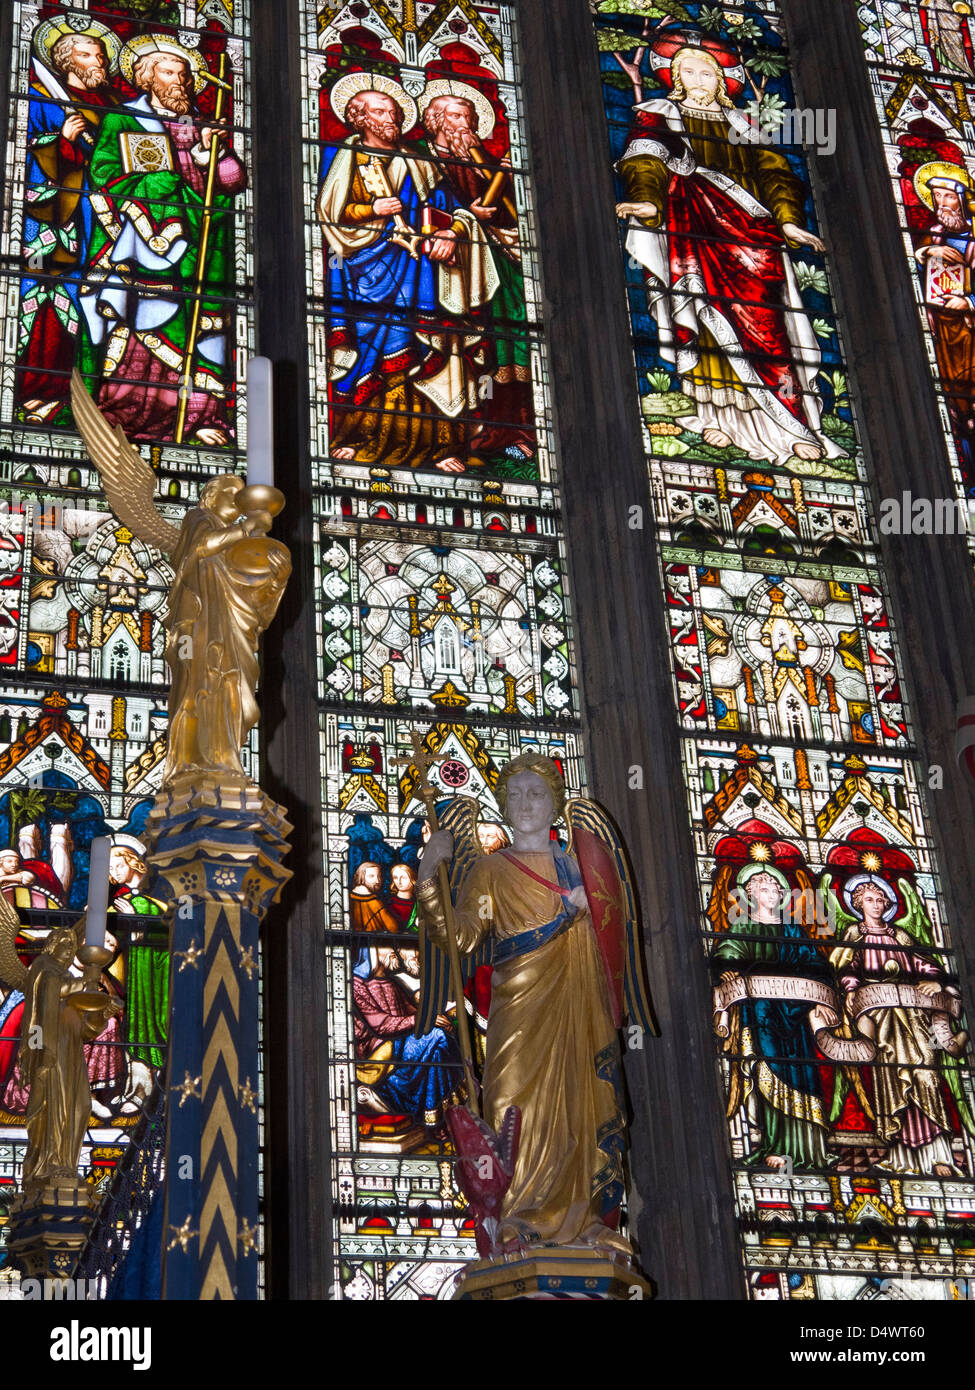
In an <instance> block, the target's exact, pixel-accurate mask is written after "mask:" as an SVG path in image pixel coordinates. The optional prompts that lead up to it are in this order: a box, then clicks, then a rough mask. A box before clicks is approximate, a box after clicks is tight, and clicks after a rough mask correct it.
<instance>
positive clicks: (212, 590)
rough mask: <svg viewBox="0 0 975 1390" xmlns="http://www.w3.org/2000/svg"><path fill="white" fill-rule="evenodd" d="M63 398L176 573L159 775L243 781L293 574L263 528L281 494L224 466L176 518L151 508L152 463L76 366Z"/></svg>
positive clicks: (103, 472)
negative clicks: (264, 642) (269, 632)
mask: <svg viewBox="0 0 975 1390" xmlns="http://www.w3.org/2000/svg"><path fill="white" fill-rule="evenodd" d="M71 403H72V409H73V411H74V417H75V420H76V422H77V425H78V429H79V431H80V433H81V437H82V439H83V440H84V442H85V447H86V448H87V450H88V452H89V454H90V455H91V457H92V460H93V461H94V463H95V465H96V467H97V468H98V472H99V476H100V478H101V482H102V486H103V487H104V489H105V495H106V497H107V498H108V502H109V505H110V506H111V508H112V510H113V511H114V512H115V514H116V516H118V518H119V519H120V520H121V521H122V522H124V523H125V525H126V526H128V527H129V529H130V530H131V531H133V532H134V533H135V534H136V535H137V536H139V537H140V538H141V539H142V540H143V541H145V542H146V543H147V544H149V545H153V546H155V547H156V548H157V549H158V550H161V551H162V552H163V553H164V554H167V555H168V556H169V557H170V560H171V563H172V565H173V568H174V570H175V572H176V577H175V579H174V581H173V585H172V588H171V590H170V595H169V606H168V614H167V617H166V634H167V640H166V660H167V662H168V664H169V670H170V674H171V678H172V685H171V687H170V693H169V746H168V752H167V757H166V766H165V768H164V771H163V779H162V785H163V787H165V786H167V785H168V784H171V783H172V782H173V781H174V780H175V779H176V778H178V777H180V776H183V775H197V774H199V773H200V772H204V773H213V774H217V775H218V776H222V777H230V778H232V779H234V780H240V779H243V780H247V779H246V773H245V772H244V769H243V765H242V763H241V759H240V750H241V748H242V747H243V745H244V742H245V740H246V738H247V735H248V733H249V732H250V730H251V729H252V728H253V727H254V725H255V724H256V723H257V720H258V717H259V710H258V706H257V699H256V688H257V680H258V655H257V649H258V642H259V640H260V636H261V633H262V632H263V631H264V630H265V628H266V627H267V626H268V625H269V624H270V622H271V620H272V619H273V617H274V615H275V613H276V612H277V608H278V604H279V603H280V601H281V595H282V594H283V592H284V587H285V585H286V583H287V581H288V576H289V575H290V573H291V558H290V555H289V553H288V549H287V547H286V546H285V545H282V544H281V542H280V541H276V540H272V539H270V537H269V536H268V534H267V533H268V531H270V529H271V522H272V519H273V517H274V516H276V515H277V513H278V512H280V511H281V509H282V508H283V506H284V497H283V496H282V494H281V493H280V492H279V491H278V490H277V489H276V488H274V487H270V486H267V485H255V486H250V487H248V486H245V484H244V481H243V479H241V478H239V477H237V476H236V475H234V474H231V473H224V474H221V475H219V476H218V477H215V478H212V479H211V480H210V481H209V482H208V483H207V484H206V485H205V487H204V488H203V489H202V491H201V493H200V500H199V505H198V506H196V507H194V508H193V509H192V510H191V511H189V512H187V514H186V515H185V517H184V518H183V521H182V524H181V525H180V526H178V527H177V526H174V525H173V524H172V523H171V522H169V521H167V520H166V519H165V518H164V517H163V516H162V514H161V513H160V512H159V511H158V510H157V508H156V505H155V502H154V500H153V499H154V491H155V477H154V475H153V472H152V469H151V467H150V466H149V464H148V463H147V462H146V461H145V460H144V459H143V457H142V455H141V454H140V453H139V451H138V449H136V448H135V447H134V446H133V445H132V444H131V443H130V442H129V441H128V439H126V437H125V433H124V431H123V430H122V429H121V428H120V427H116V428H114V429H113V428H112V426H111V425H109V423H108V422H107V420H105V418H104V416H103V415H102V413H101V411H100V410H99V408H98V406H97V405H95V403H94V401H93V400H92V399H91V396H90V395H89V394H88V391H87V390H86V388H85V385H84V382H83V381H82V379H81V377H80V376H79V375H78V373H77V372H75V374H74V377H73V378H72V386H71Z"/></svg>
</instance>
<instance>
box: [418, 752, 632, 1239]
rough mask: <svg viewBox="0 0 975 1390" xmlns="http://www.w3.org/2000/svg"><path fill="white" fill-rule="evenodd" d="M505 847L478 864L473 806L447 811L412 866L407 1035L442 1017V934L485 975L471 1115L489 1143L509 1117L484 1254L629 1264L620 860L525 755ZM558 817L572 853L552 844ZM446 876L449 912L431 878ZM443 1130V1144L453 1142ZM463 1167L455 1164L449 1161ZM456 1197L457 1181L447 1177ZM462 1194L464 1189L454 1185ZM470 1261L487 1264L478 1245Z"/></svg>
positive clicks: (627, 948) (593, 820) (624, 885)
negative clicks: (515, 1122) (503, 1185)
mask: <svg viewBox="0 0 975 1390" xmlns="http://www.w3.org/2000/svg"><path fill="white" fill-rule="evenodd" d="M496 796H497V799H498V804H499V806H500V808H501V813H502V815H503V816H504V817H505V819H506V820H507V821H508V823H509V824H510V825H511V827H512V829H513V838H512V843H511V845H510V846H509V847H505V848H499V849H497V850H496V851H495V852H494V853H491V854H485V853H483V852H482V849H481V840H480V837H479V836H478V833H477V831H478V808H477V803H476V802H474V801H471V800H469V799H467V798H457V799H455V800H454V801H453V802H452V803H451V805H450V807H449V808H448V809H447V811H445V812H444V813H442V815H441V816H440V825H441V829H440V830H438V831H436V832H435V833H434V834H433V835H432V836H431V837H430V840H429V842H428V843H427V846H426V848H425V850H424V853H423V858H422V861H421V864H420V873H419V882H418V900H419V904H420V912H421V921H422V927H423V934H422V937H421V944H422V948H423V949H422V975H423V979H422V986H421V1006H420V1015H419V1017H418V1019H417V1029H421V1028H424V1027H426V1023H427V1018H428V1017H429V1016H430V1014H431V1013H432V1012H443V1011H444V1009H445V1008H447V1006H448V1004H447V991H448V990H449V988H450V986H449V971H448V969H447V963H446V953H445V951H444V949H443V948H445V947H448V946H449V941H448V932H451V931H453V932H455V934H456V939H457V944H458V946H459V950H460V953H461V954H462V956H464V957H466V960H467V966H468V970H469V972H470V971H472V970H473V969H474V968H476V967H477V966H478V965H482V964H488V965H491V966H492V967H493V975H492V986H491V1007H490V1014H489V1018H488V1024H487V1038H486V1055H485V1063H484V1070H483V1082H482V1102H483V1116H484V1122H485V1124H486V1126H487V1127H489V1128H490V1130H491V1131H493V1132H494V1134H495V1135H497V1136H501V1135H502V1133H503V1131H505V1129H506V1121H507V1127H508V1128H510V1124H511V1111H512V1107H514V1108H515V1109H516V1110H517V1111H520V1118H521V1133H520V1139H519V1141H518V1144H517V1153H516V1156H515V1159H514V1165H513V1172H512V1173H511V1177H510V1182H509V1183H508V1185H507V1189H506V1191H505V1193H504V1197H503V1201H502V1202H501V1206H500V1217H499V1219H498V1221H497V1222H496V1223H495V1222H494V1221H492V1223H491V1225H492V1228H493V1229H492V1230H491V1232H490V1237H491V1238H490V1242H489V1244H490V1253H491V1255H492V1256H497V1257H499V1258H503V1257H504V1256H506V1255H511V1254H513V1253H515V1252H518V1251H522V1250H525V1249H528V1248H532V1249H537V1248H538V1247H540V1246H563V1247H564V1246H570V1245H575V1246H580V1245H582V1246H591V1247H595V1248H601V1249H604V1250H606V1251H607V1252H616V1253H622V1254H623V1255H624V1256H629V1255H630V1253H631V1252H630V1246H629V1242H628V1240H627V1238H626V1236H625V1235H624V1234H623V1233H622V1232H621V1231H620V1229H619V1227H620V1212H621V1203H622V1200H623V1193H624V1188H623V1147H624V1117H623V1103H622V1093H621V1076H620V1052H619V1041H618V1029H619V1027H620V1025H621V1023H622V1021H623V1017H624V1014H625V1013H628V1015H629V1019H630V1023H631V1024H635V1025H637V1026H638V1027H641V1028H644V1029H648V1030H651V1031H653V1030H652V1024H651V1022H650V1010H649V1005H648V1002H647V998H646V994H645V989H644V984H643V974H642V966H641V963H640V955H639V950H638V936H637V913H636V904H635V898H634V894H633V887H632V882H631V879H630V874H629V870H628V867H627V862H626V856H625V853H624V851H623V846H622V844H621V842H620V840H619V837H618V835H617V832H616V830H615V828H614V827H613V825H612V822H611V821H610V820H609V818H608V816H607V815H606V813H605V812H604V811H603V810H602V809H601V808H600V807H599V806H597V805H596V804H595V803H593V802H591V801H584V800H571V801H569V802H568V803H566V796H565V786H564V783H563V780H562V776H561V774H560V772H559V769H558V767H557V766H556V764H555V763H554V762H553V761H552V760H551V759H549V758H546V757H542V756H538V755H535V754H531V753H529V754H523V755H522V756H521V757H518V758H515V759H513V760H512V761H511V762H510V763H508V764H507V766H506V767H505V768H504V769H503V770H502V772H501V774H500V777H499V779H498V784H497V787H496ZM561 816H564V819H565V822H566V824H567V826H568V827H569V832H570V839H569V848H568V849H562V848H561V846H560V845H559V844H558V843H557V842H556V841H555V840H554V839H553V838H552V834H551V827H552V824H553V822H554V821H555V820H557V819H558V818H559V817H561ZM445 862H449V864H450V888H451V898H452V910H451V907H450V906H446V905H445V903H444V900H443V897H442V896H441V892H442V890H441V888H440V887H439V886H438V881H437V877H436V874H437V871H438V866H439V865H440V864H442V863H445ZM452 1128H453V1133H454V1135H455V1138H456V1136H457V1135H458V1133H462V1132H463V1131H462V1130H458V1128H456V1127H452ZM460 1161H461V1165H463V1163H464V1162H465V1161H466V1159H465V1155H464V1154H463V1153H461V1155H460ZM460 1181H461V1184H462V1186H465V1184H464V1175H463V1172H462V1173H461V1175H460ZM465 1190H467V1188H466V1186H465ZM480 1234H481V1233H480V1231H479V1242H478V1243H479V1248H481V1249H482V1253H484V1247H483V1246H482V1242H481V1240H480Z"/></svg>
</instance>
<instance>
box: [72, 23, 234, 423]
mask: <svg viewBox="0 0 975 1390" xmlns="http://www.w3.org/2000/svg"><path fill="white" fill-rule="evenodd" d="M149 42H150V43H151V46H148V47H147V46H146V42H144V41H140V40H133V41H132V42H131V43H130V44H129V45H127V47H126V49H124V50H123V53H122V59H121V64H122V70H123V72H126V70H128V72H129V73H130V75H131V81H132V83H133V85H134V86H136V87H138V88H139V89H140V91H141V92H142V94H143V95H142V96H140V97H139V98H138V99H137V100H136V101H132V102H128V103H127V104H126V105H125V106H122V107H120V108H119V109H118V110H117V111H115V112H112V113H111V114H110V115H108V116H106V117H105V119H104V120H103V122H102V127H101V133H100V136H99V139H98V143H97V144H96V146H95V150H94V153H93V154H92V158H91V176H92V180H93V182H94V183H95V185H96V186H97V187H98V188H99V189H100V191H99V192H97V193H95V194H93V196H92V209H93V211H94V213H95V218H96V222H95V226H94V228H93V231H92V238H91V248H90V252H89V256H88V265H87V268H86V273H87V277H88V279H89V281H90V282H91V283H90V285H89V286H88V287H87V288H86V291H85V293H84V294H83V295H82V297H81V303H82V308H83V310H84V313H85V317H86V320H87V324H88V329H89V333H90V336H91V345H90V351H89V353H88V355H87V356H86V357H84V358H82V359H80V360H79V367H80V369H81V372H82V375H83V376H84V377H85V378H86V379H88V380H94V381H98V380H100V381H101V386H100V389H99V390H98V391H97V400H98V403H99V405H100V406H101V407H102V409H103V410H104V412H105V418H106V419H107V420H109V422H110V423H111V424H113V425H121V426H122V428H123V429H124V430H125V431H126V434H127V435H128V437H129V438H130V439H133V440H171V439H175V438H176V437H177V433H178V420H179V408H180V394H179V393H180V390H181V389H185V390H186V391H187V392H188V396H187V398H186V400H187V403H186V407H185V423H184V429H185V437H186V438H187V439H194V440H195V441H197V442H199V443H201V444H209V445H220V444H225V443H226V442H227V439H228V437H229V426H228V419H227V406H226V399H225V397H226V389H225V386H224V378H225V375H226V370H227V348H228V338H229V329H230V320H229V317H228V314H227V308H226V304H225V300H226V298H227V296H228V294H229V293H230V287H231V286H232V283H233V261H232V258H231V255H230V237H231V230H232V219H231V218H230V217H229V216H228V215H227V214H228V213H229V211H230V208H231V206H232V199H233V197H234V195H235V194H238V193H241V192H242V191H243V190H244V189H245V188H246V187H247V174H246V171H245V169H244V166H243V164H242V163H241V161H240V160H239V159H238V157H237V155H236V154H235V153H234V151H233V149H232V148H231V147H230V144H229V136H228V132H227V131H226V129H225V128H224V127H223V126H217V125H211V124H207V122H206V121H203V120H201V119H200V118H199V117H198V115H197V114H196V110H195V106H194V84H195V82H197V81H198V82H199V83H200V84H201V85H202V82H203V80H204V79H203V77H202V75H201V74H202V73H203V72H205V67H204V65H203V60H202V58H200V56H199V55H198V54H196V53H192V52H191V51H190V50H189V49H183V48H181V47H180V45H179V44H177V43H175V41H173V40H168V39H164V38H161V37H154V38H152V39H151V40H150V41H149ZM137 43H139V44H141V46H139V47H136V46H135V45H136V44H137ZM214 144H216V146H217V151H218V153H217V156H216V158H215V161H214V166H213V189H212V194H211V200H210V204H209V213H208V210H207V206H208V205H207V200H206V194H207V183H208V178H209V170H210V164H211V149H212V148H213V146H214ZM205 220H206V221H207V222H208V225H209V232H208V235H207V238H206V259H205V262H204V261H201V259H200V251H201V245H202V241H203V227H204V221H205ZM198 280H199V282H200V283H199V288H200V290H201V291H202V298H201V300H200V303H199V314H198V318H197V320H196V322H195V325H194V307H195V301H194V292H195V291H196V289H197V282H198ZM194 327H195V332H194ZM187 354H190V355H191V362H190V364H187V362H186V356H187ZM188 365H189V367H190V370H189V371H188Z"/></svg>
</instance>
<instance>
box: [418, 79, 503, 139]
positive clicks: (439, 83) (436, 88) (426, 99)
mask: <svg viewBox="0 0 975 1390" xmlns="http://www.w3.org/2000/svg"><path fill="white" fill-rule="evenodd" d="M434 97H462V98H463V100H464V101H469V102H470V103H471V105H472V106H473V107H474V110H475V111H476V112H477V138H478V139H479V140H487V139H488V137H489V136H490V135H491V133H492V131H493V130H494V127H495V126H496V125H497V123H498V118H497V116H496V115H495V114H494V107H493V106H492V105H491V103H490V102H489V101H488V99H487V97H486V96H485V95H484V93H483V92H479V91H478V90H477V88H476V87H471V86H469V85H468V83H466V82H457V81H455V79H454V78H452V77H438V78H436V79H435V80H434V81H433V82H428V83H427V85H426V86H425V87H424V89H423V91H422V92H421V94H420V98H419V100H418V102H417V105H418V106H419V108H420V115H421V116H425V115H426V110H427V107H428V106H429V105H430V103H431V101H433V99H434Z"/></svg>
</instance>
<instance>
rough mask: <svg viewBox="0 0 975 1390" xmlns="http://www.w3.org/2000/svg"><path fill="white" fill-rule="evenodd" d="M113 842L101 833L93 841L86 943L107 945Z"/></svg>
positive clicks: (89, 871) (88, 944) (89, 944)
mask: <svg viewBox="0 0 975 1390" xmlns="http://www.w3.org/2000/svg"><path fill="white" fill-rule="evenodd" d="M111 849H112V842H111V840H110V839H109V838H108V836H107V835H101V836H99V838H98V839H97V840H92V842H91V860H90V862H89V866H88V916H87V918H86V919H85V945H86V946H104V945H105V919H106V914H107V912H108V856H109V854H110V852H111Z"/></svg>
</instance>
